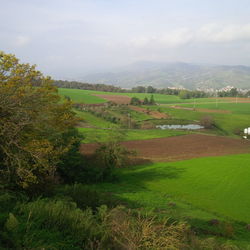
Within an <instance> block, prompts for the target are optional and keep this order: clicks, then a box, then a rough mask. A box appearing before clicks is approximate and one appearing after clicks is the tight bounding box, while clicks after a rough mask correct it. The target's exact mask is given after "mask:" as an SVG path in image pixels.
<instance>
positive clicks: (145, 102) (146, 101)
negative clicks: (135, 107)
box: [142, 97, 149, 105]
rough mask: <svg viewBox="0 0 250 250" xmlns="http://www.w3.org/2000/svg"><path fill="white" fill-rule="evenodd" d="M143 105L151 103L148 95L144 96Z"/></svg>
mask: <svg viewBox="0 0 250 250" xmlns="http://www.w3.org/2000/svg"><path fill="white" fill-rule="evenodd" d="M142 104H143V105H148V104H149V100H148V98H147V97H145V98H144V100H143V103H142Z"/></svg>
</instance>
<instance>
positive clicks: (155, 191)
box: [96, 154, 250, 244]
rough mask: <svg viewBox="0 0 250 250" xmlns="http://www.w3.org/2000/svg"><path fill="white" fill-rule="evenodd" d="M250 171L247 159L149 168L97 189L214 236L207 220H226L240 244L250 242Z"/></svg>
mask: <svg viewBox="0 0 250 250" xmlns="http://www.w3.org/2000/svg"><path fill="white" fill-rule="evenodd" d="M249 166H250V154H239V155H231V156H221V157H207V158H200V159H191V160H185V161H177V162H161V163H151V164H147V165H143V166H135V167H133V168H129V169H121V170H118V171H117V175H118V179H119V182H118V183H117V184H110V183H105V184H100V185H97V187H96V188H98V189H101V190H105V191H106V192H110V193H113V194H115V195H116V196H117V197H119V198H120V199H122V200H124V201H125V202H126V203H128V204H130V205H131V206H133V207H144V208H147V209H148V210H149V211H152V209H153V211H155V212H157V211H158V212H157V213H159V212H160V213H162V214H163V215H165V216H166V215H168V216H171V217H174V218H178V219H182V220H188V221H189V222H190V223H191V225H192V226H193V227H194V228H197V230H201V231H202V230H210V231H217V230H219V229H218V227H216V226H210V224H209V221H211V220H215V219H216V220H218V221H227V222H228V223H230V225H232V228H234V229H233V235H234V240H236V241H239V242H241V244H244V242H245V243H246V242H248V240H249V239H250V232H247V230H246V229H245V226H246V224H248V223H250V214H249V207H250V200H249V195H250V194H249V192H250V182H249V176H250V167H249ZM237 230H238V231H237ZM248 243H249V242H248Z"/></svg>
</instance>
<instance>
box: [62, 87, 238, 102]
mask: <svg viewBox="0 0 250 250" xmlns="http://www.w3.org/2000/svg"><path fill="white" fill-rule="evenodd" d="M58 91H59V94H60V95H61V96H69V97H70V98H71V99H72V101H74V102H79V103H103V102H106V101H108V100H107V99H108V98H109V97H110V98H112V99H113V98H114V96H115V97H116V98H115V99H119V98H120V97H121V96H127V97H129V98H132V97H137V98H139V99H141V100H143V99H144V98H145V97H147V98H150V97H151V95H152V94H149V93H114V92H103V91H93V90H81V89H66V88H59V89H58ZM153 96H154V99H155V101H156V103H158V104H175V103H193V102H194V99H185V100H184V99H180V98H179V97H178V96H174V95H163V94H153ZM105 98H106V99H105ZM215 101H216V100H215V99H214V98H197V99H195V102H196V103H200V102H201V103H207V102H208V103H209V102H215ZM218 102H219V103H220V102H221V103H223V102H234V99H228V98H218Z"/></svg>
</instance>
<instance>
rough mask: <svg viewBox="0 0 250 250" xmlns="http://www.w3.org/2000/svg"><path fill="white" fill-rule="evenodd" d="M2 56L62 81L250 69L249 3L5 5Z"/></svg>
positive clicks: (62, 0) (88, 0) (91, 0)
mask: <svg viewBox="0 0 250 250" xmlns="http://www.w3.org/2000/svg"><path fill="white" fill-rule="evenodd" d="M0 6H1V8H0V50H3V51H5V52H7V53H14V54H16V56H17V57H19V58H20V59H21V61H23V62H30V63H32V64H37V66H38V68H39V69H40V70H41V71H43V72H44V73H45V74H49V75H51V76H53V77H54V78H58V79H66V78H71V79H77V78H80V77H81V76H84V75H85V74H87V73H90V72H102V71H105V70H108V69H111V68H114V67H120V66H122V65H127V64H130V63H133V62H137V61H166V62H176V61H182V62H192V63H210V64H231V65H232V64H241V65H248V66H250V14H249V13H250V1H249V0H0Z"/></svg>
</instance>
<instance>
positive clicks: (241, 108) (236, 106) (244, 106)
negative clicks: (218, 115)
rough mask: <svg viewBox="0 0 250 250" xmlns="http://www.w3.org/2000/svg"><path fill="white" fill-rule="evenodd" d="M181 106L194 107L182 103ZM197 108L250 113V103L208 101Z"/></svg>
mask: <svg viewBox="0 0 250 250" xmlns="http://www.w3.org/2000/svg"><path fill="white" fill-rule="evenodd" d="M181 106H185V107H193V106H192V105H190V104H185V105H184V104H182V105H181ZM196 108H205V109H214V110H227V111H231V112H232V113H233V114H244V115H250V103H218V105H217V104H216V103H209V104H208V103H207V104H199V103H198V104H197V105H196Z"/></svg>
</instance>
